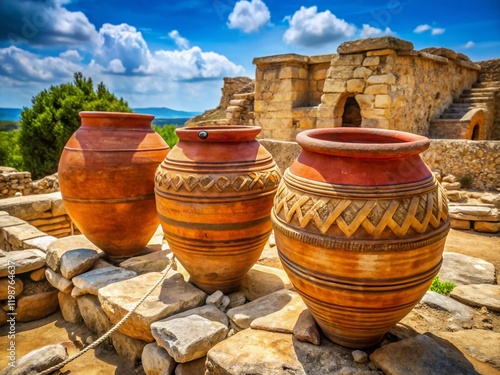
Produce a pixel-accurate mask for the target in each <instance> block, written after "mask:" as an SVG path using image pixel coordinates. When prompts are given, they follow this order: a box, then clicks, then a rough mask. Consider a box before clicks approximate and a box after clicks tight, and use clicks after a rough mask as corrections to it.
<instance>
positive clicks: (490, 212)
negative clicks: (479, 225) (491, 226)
mask: <svg viewBox="0 0 500 375" xmlns="http://www.w3.org/2000/svg"><path fill="white" fill-rule="evenodd" d="M449 212H450V217H451V218H452V219H459V220H473V221H500V215H499V212H498V209H497V208H496V207H494V206H492V205H482V206H475V205H450V206H449Z"/></svg>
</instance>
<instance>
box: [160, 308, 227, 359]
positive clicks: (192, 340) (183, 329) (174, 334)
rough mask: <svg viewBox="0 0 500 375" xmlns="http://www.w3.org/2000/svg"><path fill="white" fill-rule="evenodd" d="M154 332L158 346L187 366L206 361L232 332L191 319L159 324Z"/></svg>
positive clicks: (203, 320)
mask: <svg viewBox="0 0 500 375" xmlns="http://www.w3.org/2000/svg"><path fill="white" fill-rule="evenodd" d="M212 307H213V306H212ZM213 308H214V309H215V310H217V311H219V312H220V310H218V309H217V308H216V307H213ZM151 332H152V334H153V337H154V338H155V340H156V342H157V343H158V345H160V346H161V347H163V348H165V349H166V350H167V352H168V354H170V356H171V357H172V358H173V359H174V360H175V361H176V362H179V363H185V362H189V361H193V360H195V359H198V358H201V357H204V356H205V355H206V354H207V352H208V351H209V350H210V349H211V348H212V347H213V346H214V345H215V344H217V343H219V342H221V341H222V340H224V339H225V338H226V336H227V334H228V332H229V329H228V327H227V326H226V325H225V324H222V323H220V322H218V321H214V320H210V319H207V318H204V317H202V316H200V315H189V316H186V317H174V318H172V319H167V320H162V321H159V322H155V323H153V324H151Z"/></svg>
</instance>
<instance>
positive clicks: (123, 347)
mask: <svg viewBox="0 0 500 375" xmlns="http://www.w3.org/2000/svg"><path fill="white" fill-rule="evenodd" d="M111 342H112V343H113V347H114V348H115V350H116V352H117V353H118V354H119V355H121V356H122V357H124V358H127V359H128V360H129V361H131V362H137V361H139V360H140V359H141V355H142V351H143V350H144V347H145V346H146V344H147V342H146V341H142V340H138V339H134V338H132V337H129V336H127V335H124V334H123V333H121V332H120V331H115V332H113V333H112V334H111Z"/></svg>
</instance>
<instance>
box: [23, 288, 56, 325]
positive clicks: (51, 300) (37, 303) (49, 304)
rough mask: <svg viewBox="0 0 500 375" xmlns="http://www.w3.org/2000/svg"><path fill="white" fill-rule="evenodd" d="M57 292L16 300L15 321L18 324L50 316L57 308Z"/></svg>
mask: <svg viewBox="0 0 500 375" xmlns="http://www.w3.org/2000/svg"><path fill="white" fill-rule="evenodd" d="M57 293H59V291H57V290H53V291H50V292H42V293H37V294H32V295H30V296H24V297H21V298H19V299H18V300H17V308H16V313H17V315H16V319H17V321H19V322H31V321H32V320H37V319H41V318H44V317H46V316H47V315H50V314H52V313H53V312H54V311H56V310H57V308H58V307H59V301H58V299H57Z"/></svg>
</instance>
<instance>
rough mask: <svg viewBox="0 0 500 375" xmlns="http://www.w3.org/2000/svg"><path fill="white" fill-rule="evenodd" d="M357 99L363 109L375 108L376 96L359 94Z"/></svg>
mask: <svg viewBox="0 0 500 375" xmlns="http://www.w3.org/2000/svg"><path fill="white" fill-rule="evenodd" d="M365 91H366V90H365ZM355 99H356V101H357V102H358V104H359V107H360V108H362V109H363V108H364V109H368V108H373V106H374V105H375V95H367V94H358V95H356V97H355Z"/></svg>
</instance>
